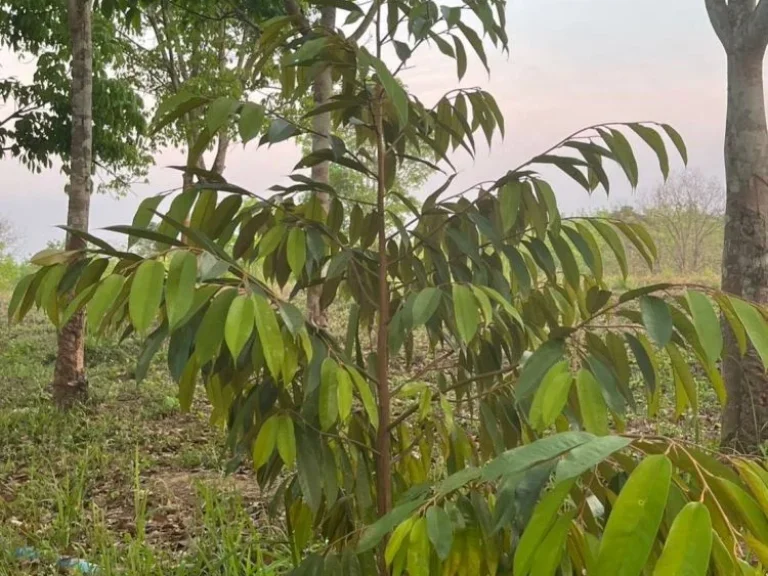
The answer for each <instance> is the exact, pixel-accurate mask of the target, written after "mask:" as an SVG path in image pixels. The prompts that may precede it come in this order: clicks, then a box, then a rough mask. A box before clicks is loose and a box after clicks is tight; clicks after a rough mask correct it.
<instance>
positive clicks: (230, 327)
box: [224, 294, 258, 361]
mask: <svg viewBox="0 0 768 576" xmlns="http://www.w3.org/2000/svg"><path fill="white" fill-rule="evenodd" d="M254 316H255V314H254V304H253V299H252V298H251V297H250V296H249V295H247V294H238V295H237V296H236V297H235V299H234V300H232V304H231V305H230V307H229V311H228V312H227V319H226V321H225V323H224V341H225V342H226V343H227V347H228V348H229V351H230V352H231V354H232V358H234V360H235V361H237V359H238V358H239V357H240V352H242V351H243V348H244V347H245V344H246V343H247V342H248V339H249V338H250V337H251V334H252V333H253V323H254ZM257 345H258V344H257Z"/></svg>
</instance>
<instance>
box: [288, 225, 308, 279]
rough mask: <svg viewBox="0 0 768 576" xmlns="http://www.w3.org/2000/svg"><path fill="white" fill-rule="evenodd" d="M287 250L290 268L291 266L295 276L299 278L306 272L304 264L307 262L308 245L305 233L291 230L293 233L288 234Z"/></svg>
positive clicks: (299, 229)
mask: <svg viewBox="0 0 768 576" xmlns="http://www.w3.org/2000/svg"><path fill="white" fill-rule="evenodd" d="M286 250H287V255H288V266H290V268H291V272H293V274H294V276H296V277H297V278H299V277H300V276H301V273H302V271H303V270H304V263H305V262H306V261H307V243H306V239H305V235H304V231H303V230H302V229H301V228H295V227H294V228H291V231H290V232H289V233H288V243H287V245H286Z"/></svg>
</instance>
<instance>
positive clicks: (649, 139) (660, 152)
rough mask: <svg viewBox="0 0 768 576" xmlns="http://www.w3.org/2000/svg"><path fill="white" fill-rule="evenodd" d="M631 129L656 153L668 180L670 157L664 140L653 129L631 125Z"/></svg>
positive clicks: (640, 125)
mask: <svg viewBox="0 0 768 576" xmlns="http://www.w3.org/2000/svg"><path fill="white" fill-rule="evenodd" d="M629 127H630V128H631V129H632V130H634V131H635V133H636V134H637V135H638V136H640V138H642V139H643V140H644V141H645V143H646V144H648V146H650V147H651V149H652V150H653V151H654V152H655V153H656V157H657V158H658V159H659V167H660V168H661V173H662V175H663V176H664V179H665V180H666V179H667V177H668V176H669V155H668V154H667V148H666V146H664V140H662V138H661V136H660V135H659V133H658V132H656V130H654V129H653V128H648V127H647V126H643V125H642V124H630V125H629Z"/></svg>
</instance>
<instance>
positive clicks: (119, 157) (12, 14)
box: [0, 0, 151, 192]
mask: <svg viewBox="0 0 768 576" xmlns="http://www.w3.org/2000/svg"><path fill="white" fill-rule="evenodd" d="M67 10H68V4H67V2H66V0H54V1H52V2H47V1H37V0H33V1H26V0H24V1H20V0H2V1H0V44H2V45H3V46H4V47H6V48H9V49H10V50H12V51H13V53H14V54H15V55H17V56H18V57H19V59H20V60H23V61H25V62H27V63H29V62H31V63H32V64H33V66H34V73H33V78H32V81H31V82H25V81H23V80H21V79H19V78H17V77H14V76H6V77H4V78H1V79H0V97H1V98H2V100H3V103H4V104H5V105H6V107H7V108H9V109H10V110H9V112H8V113H7V114H6V115H4V116H3V118H2V120H0V156H10V157H13V158H18V159H19V160H20V161H21V162H23V163H24V164H25V165H26V166H27V167H29V168H30V169H31V170H35V171H40V170H42V169H44V168H50V167H51V166H52V165H53V161H54V159H57V158H58V159H59V160H61V162H62V164H63V167H64V170H65V171H66V170H68V168H69V162H70V155H71V145H72V141H71V133H72V121H71V99H70V72H71V70H70V58H71V50H70V30H69V24H68V21H67V17H68V16H67ZM121 22H122V20H118V19H117V14H115V15H114V17H113V16H112V15H110V16H109V17H107V16H106V15H104V14H103V13H102V12H96V13H95V14H94V19H93V44H94V60H93V66H92V69H93V115H94V120H95V122H94V133H93V137H94V154H93V163H94V174H95V175H96V177H97V180H98V182H99V183H100V185H101V186H102V187H104V188H105V189H108V190H110V191H117V192H125V191H126V190H127V186H128V184H130V183H131V182H132V181H134V180H137V179H139V178H142V177H143V176H144V175H145V174H146V168H147V166H148V165H149V163H150V162H151V158H150V156H149V151H150V150H149V144H150V143H149V141H148V140H147V139H146V137H145V128H146V119H145V110H144V103H143V101H142V99H141V98H140V97H139V96H138V93H137V91H136V85H135V83H134V82H133V81H132V79H131V78H130V76H128V75H127V74H125V73H126V72H127V70H126V68H125V63H126V60H125V58H124V55H125V53H126V51H127V49H128V44H127V43H126V42H125V41H123V40H121V39H120V34H118V29H119V28H120V26H122V25H123V24H122V23H121Z"/></svg>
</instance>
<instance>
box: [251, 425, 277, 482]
mask: <svg viewBox="0 0 768 576" xmlns="http://www.w3.org/2000/svg"><path fill="white" fill-rule="evenodd" d="M278 418H279V417H278V416H270V417H269V418H267V421H266V422H264V423H263V424H262V425H261V428H260V429H259V433H258V434H257V435H256V442H254V443H253V467H254V468H255V469H258V468H261V467H262V466H263V465H264V464H266V463H267V460H269V458H270V456H272V453H273V452H274V451H275V446H276V444H277V431H278V425H279V419H278Z"/></svg>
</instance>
